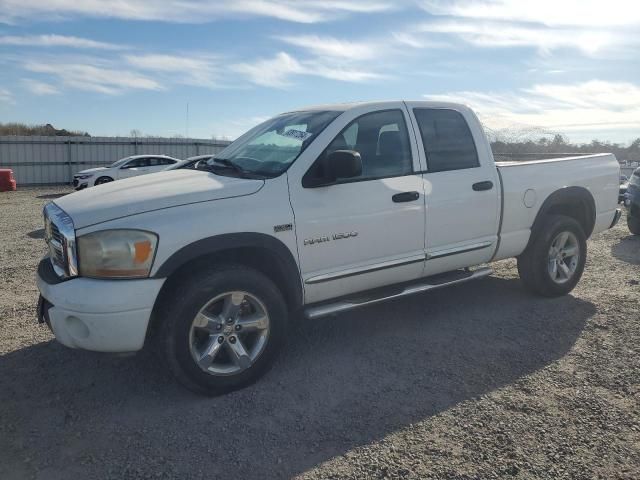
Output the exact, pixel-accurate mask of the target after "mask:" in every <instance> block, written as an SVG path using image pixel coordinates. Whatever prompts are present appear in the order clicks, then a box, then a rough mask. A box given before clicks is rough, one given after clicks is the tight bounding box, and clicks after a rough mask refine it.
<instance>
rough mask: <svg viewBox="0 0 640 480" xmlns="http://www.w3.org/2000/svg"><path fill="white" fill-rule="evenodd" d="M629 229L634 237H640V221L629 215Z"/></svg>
mask: <svg viewBox="0 0 640 480" xmlns="http://www.w3.org/2000/svg"><path fill="white" fill-rule="evenodd" d="M627 227H629V231H630V232H631V233H633V234H634V235H640V219H638V218H636V217H632V216H631V215H629V214H628V213H627Z"/></svg>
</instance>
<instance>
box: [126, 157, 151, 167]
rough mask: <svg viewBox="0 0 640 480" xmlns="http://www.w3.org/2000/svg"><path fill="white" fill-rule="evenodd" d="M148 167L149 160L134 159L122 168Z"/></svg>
mask: <svg viewBox="0 0 640 480" xmlns="http://www.w3.org/2000/svg"><path fill="white" fill-rule="evenodd" d="M148 166H149V158H146V157H145V158H135V159H133V160H131V161H130V162H129V163H127V164H126V165H125V166H124V167H122V168H140V167H148Z"/></svg>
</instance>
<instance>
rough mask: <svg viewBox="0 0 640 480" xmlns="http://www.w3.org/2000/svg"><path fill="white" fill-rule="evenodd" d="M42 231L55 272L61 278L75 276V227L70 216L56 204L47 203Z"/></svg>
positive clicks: (76, 272) (76, 271)
mask: <svg viewBox="0 0 640 480" xmlns="http://www.w3.org/2000/svg"><path fill="white" fill-rule="evenodd" d="M44 231H45V241H46V242H47V246H48V247H49V258H50V260H51V265H52V266H53V269H54V271H55V272H56V274H57V275H58V276H59V277H61V278H66V277H73V276H76V275H77V274H78V270H77V260H76V249H75V229H74V227H73V221H72V220H71V217H69V215H67V214H66V213H65V212H64V210H62V209H61V208H60V207H58V206H57V205H56V204H54V203H49V204H47V205H46V206H45V208H44Z"/></svg>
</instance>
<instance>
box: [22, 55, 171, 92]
mask: <svg viewBox="0 0 640 480" xmlns="http://www.w3.org/2000/svg"><path fill="white" fill-rule="evenodd" d="M24 68H25V69H27V70H29V71H31V72H37V73H46V74H50V75H53V76H55V77H58V78H59V79H60V80H61V81H62V82H63V83H64V84H65V85H67V86H69V87H73V88H76V89H78V90H86V91H92V92H99V93H104V94H107V95H117V94H120V93H124V92H126V91H128V90H162V89H163V87H162V85H160V84H159V83H158V82H156V81H155V80H153V79H151V78H148V77H146V76H144V75H141V74H139V73H135V72H129V71H126V70H124V69H116V68H109V67H105V66H102V65H91V64H88V63H59V62H55V61H53V62H44V61H39V62H36V61H28V62H27V63H26V64H25V65H24Z"/></svg>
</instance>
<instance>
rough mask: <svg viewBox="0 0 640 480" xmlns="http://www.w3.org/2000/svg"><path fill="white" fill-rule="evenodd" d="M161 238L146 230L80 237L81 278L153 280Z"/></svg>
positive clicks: (96, 233) (100, 233)
mask: <svg viewBox="0 0 640 480" xmlns="http://www.w3.org/2000/svg"><path fill="white" fill-rule="evenodd" d="M157 245H158V236H157V235H156V234H154V233H151V232H144V231H142V230H103V231H100V232H93V233H89V234H87V235H83V236H81V237H78V263H79V268H80V275H82V276H84V277H97V278H144V277H148V276H149V272H150V271H151V266H152V265H153V257H154V256H155V253H156V246H157Z"/></svg>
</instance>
